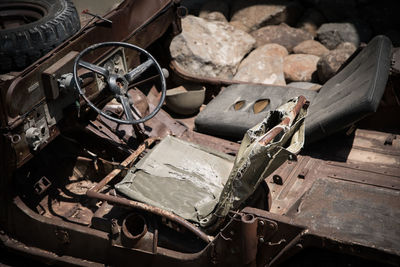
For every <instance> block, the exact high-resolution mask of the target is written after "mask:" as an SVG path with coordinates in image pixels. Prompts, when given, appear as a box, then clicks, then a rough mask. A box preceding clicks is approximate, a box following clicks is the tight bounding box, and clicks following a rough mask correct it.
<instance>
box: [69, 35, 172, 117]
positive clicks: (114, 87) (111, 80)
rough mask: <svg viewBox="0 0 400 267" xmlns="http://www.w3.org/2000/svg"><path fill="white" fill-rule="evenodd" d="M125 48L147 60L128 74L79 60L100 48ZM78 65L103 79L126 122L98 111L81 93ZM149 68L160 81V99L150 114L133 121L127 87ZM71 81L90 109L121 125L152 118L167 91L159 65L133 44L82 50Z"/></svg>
mask: <svg viewBox="0 0 400 267" xmlns="http://www.w3.org/2000/svg"><path fill="white" fill-rule="evenodd" d="M110 46H112V47H119V46H122V47H126V48H129V49H133V50H136V51H139V53H141V54H144V55H146V57H147V60H146V61H145V62H143V63H142V64H140V65H139V66H137V67H135V68H134V69H133V70H131V71H130V72H128V73H126V74H125V75H123V74H118V73H110V71H109V70H107V69H106V68H104V67H101V66H98V65H96V64H92V63H89V62H87V61H83V60H81V58H82V57H83V56H85V55H86V54H88V53H90V52H92V51H93V50H95V49H99V48H102V47H110ZM78 65H79V66H80V67H83V68H85V69H88V70H90V71H92V72H95V73H97V74H99V75H101V76H103V77H104V81H105V82H106V83H107V85H108V90H109V91H110V92H111V93H112V94H113V96H114V98H115V99H116V100H117V101H118V102H120V103H121V104H122V107H123V109H124V113H125V116H126V120H123V119H118V118H115V117H113V116H110V115H109V114H107V113H105V112H103V111H102V110H101V109H99V108H98V107H96V106H95V105H94V104H93V103H92V102H91V101H90V100H89V99H88V98H87V97H86V96H85V94H84V93H83V91H82V88H81V86H80V83H79V79H78V73H77V69H78ZM151 66H155V67H156V69H157V71H158V74H159V77H160V81H161V98H160V102H159V103H158V105H157V106H156V107H155V108H154V110H153V111H152V112H150V114H148V115H147V116H145V117H143V118H141V119H138V120H135V119H134V117H133V114H132V112H133V109H132V106H131V104H130V102H129V97H128V94H127V92H128V86H129V84H130V83H132V82H133V81H135V80H136V79H137V78H139V76H140V75H141V74H142V73H143V72H145V71H146V70H147V69H149V68H150V67H151ZM72 75H73V81H74V84H75V88H76V90H77V91H78V93H79V94H80V95H81V96H82V98H83V99H84V100H85V101H86V103H87V104H88V105H89V106H90V107H91V108H92V109H94V110H95V111H96V112H97V113H99V114H100V115H101V116H103V117H105V118H107V119H109V120H111V121H114V122H116V123H121V124H138V123H142V122H145V121H147V120H149V119H151V118H153V117H154V116H155V115H156V114H157V112H158V111H159V110H160V108H161V106H162V104H163V102H164V100H165V94H166V91H167V86H166V82H165V76H164V73H163V71H162V69H161V67H160V65H159V64H158V62H157V61H156V60H155V59H154V57H153V56H152V55H151V54H150V53H149V52H147V51H146V50H144V49H143V48H140V47H138V46H136V45H133V44H129V43H123V42H103V43H98V44H94V45H91V46H89V47H87V48H86V49H84V50H83V51H82V52H80V53H79V54H78V56H77V57H76V59H75V61H74V66H73V72H72Z"/></svg>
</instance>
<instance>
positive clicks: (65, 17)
mask: <svg viewBox="0 0 400 267" xmlns="http://www.w3.org/2000/svg"><path fill="white" fill-rule="evenodd" d="M2 13H3V14H2ZM0 17H2V18H3V20H2V21H0V73H7V72H10V71H20V70H22V69H24V68H25V67H27V66H29V65H30V64H32V63H33V62H34V61H36V60H37V59H39V58H40V57H42V56H43V55H45V54H46V53H48V52H49V51H50V50H52V49H53V48H55V47H56V46H58V45H59V44H60V43H62V42H63V41H64V40H66V39H68V38H69V37H71V36H72V35H74V34H75V33H76V32H77V31H78V30H79V29H80V21H79V16H78V13H77V11H76V9H75V6H74V5H73V4H72V2H71V1H70V0H0ZM4 18H5V19H4ZM13 22H14V24H13Z"/></svg>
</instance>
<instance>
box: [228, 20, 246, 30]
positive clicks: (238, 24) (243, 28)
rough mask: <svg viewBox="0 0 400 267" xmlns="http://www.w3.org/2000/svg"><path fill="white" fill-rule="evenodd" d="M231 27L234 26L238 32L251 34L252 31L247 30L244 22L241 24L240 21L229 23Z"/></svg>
mask: <svg viewBox="0 0 400 267" xmlns="http://www.w3.org/2000/svg"><path fill="white" fill-rule="evenodd" d="M229 24H230V25H232V26H233V27H235V28H236V29H238V30H241V31H244V32H250V29H249V28H247V27H246V26H245V25H244V24H243V23H242V22H240V21H239V20H236V21H231V22H229Z"/></svg>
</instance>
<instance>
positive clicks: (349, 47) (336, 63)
mask: <svg viewBox="0 0 400 267" xmlns="http://www.w3.org/2000/svg"><path fill="white" fill-rule="evenodd" d="M355 50H356V47H355V46H354V45H353V44H352V43H343V44H340V45H339V46H338V47H337V48H336V49H335V50H332V51H330V52H329V53H328V54H327V55H325V56H323V57H321V59H320V60H319V62H318V65H317V73H318V78H319V80H320V82H323V83H324V82H326V81H327V80H329V79H330V78H332V77H333V76H334V75H335V74H336V72H337V71H338V70H339V68H340V67H341V66H342V65H343V63H345V62H346V60H347V59H348V58H349V57H350V56H351V55H352V54H353V53H354V51H355Z"/></svg>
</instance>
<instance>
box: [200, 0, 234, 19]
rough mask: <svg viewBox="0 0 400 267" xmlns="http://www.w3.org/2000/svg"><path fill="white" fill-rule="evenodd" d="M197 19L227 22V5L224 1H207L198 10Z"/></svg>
mask: <svg viewBox="0 0 400 267" xmlns="http://www.w3.org/2000/svg"><path fill="white" fill-rule="evenodd" d="M199 17H200V18H203V19H206V20H210V21H222V22H228V20H227V18H228V17H229V5H228V3H227V2H225V1H222V0H220V1H215V0H214V1H208V2H206V3H205V4H204V5H203V6H202V7H201V10H200V13H199Z"/></svg>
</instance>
